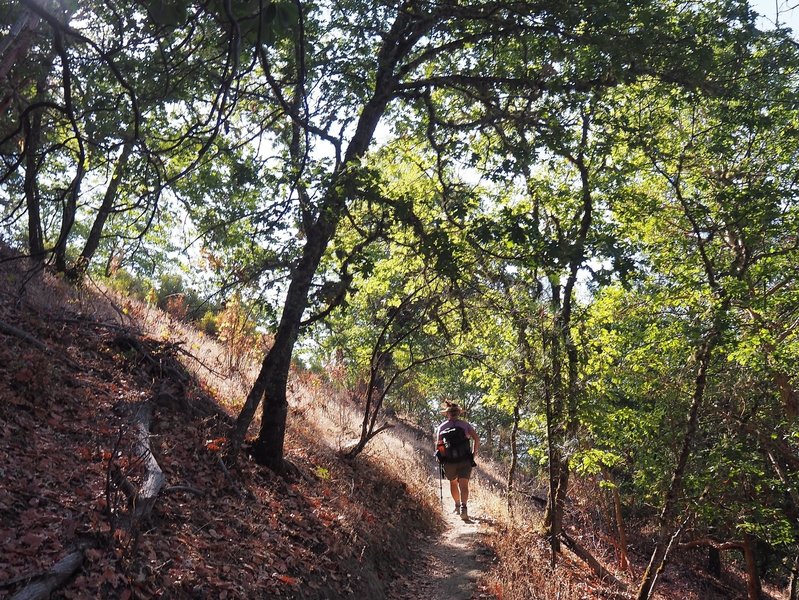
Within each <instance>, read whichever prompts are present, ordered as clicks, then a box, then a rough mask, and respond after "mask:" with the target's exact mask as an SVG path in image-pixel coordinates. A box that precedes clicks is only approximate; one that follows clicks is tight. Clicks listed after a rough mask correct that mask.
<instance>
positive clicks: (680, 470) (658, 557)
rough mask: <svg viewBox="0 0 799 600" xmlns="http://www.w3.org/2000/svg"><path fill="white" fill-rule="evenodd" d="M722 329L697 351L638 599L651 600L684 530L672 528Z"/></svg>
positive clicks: (713, 333)
mask: <svg viewBox="0 0 799 600" xmlns="http://www.w3.org/2000/svg"><path fill="white" fill-rule="evenodd" d="M718 336H719V334H718V332H717V331H713V332H711V333H710V335H709V336H708V339H707V340H706V341H705V343H704V344H703V345H702V346H701V347H700V348H699V350H698V351H697V360H696V362H697V364H698V369H697V374H696V378H695V379H694V393H693V399H692V401H691V407H690V409H689V411H688V419H687V425H686V428H685V434H684V435H683V440H682V447H681V449H680V454H679V456H678V458H677V464H676V466H675V467H674V472H673V473H672V477H671V484H670V485H669V489H668V492H667V493H666V499H665V502H664V503H663V510H662V511H661V514H660V518H659V524H658V536H657V541H656V543H655V549H654V550H653V551H652V557H651V558H650V560H649V565H648V566H647V568H646V571H645V572H644V576H643V579H642V580H641V585H640V587H639V588H638V595H637V596H636V598H637V600H649V598H650V597H651V595H652V592H653V591H654V588H655V584H656V583H657V578H658V576H659V574H660V573H661V572H662V570H663V567H664V565H665V562H666V559H667V558H668V551H669V549H670V547H671V545H672V543H673V542H674V541H675V540H676V539H677V537H679V533H680V531H679V530H677V531H676V532H674V531H672V528H673V526H674V525H673V523H674V518H675V517H676V514H677V503H678V500H679V497H680V494H681V492H682V483H683V479H684V477H685V468H686V466H687V464H688V457H689V456H690V454H691V447H692V445H693V441H694V435H695V434H696V430H697V427H698V424H699V412H700V409H701V408H702V403H703V401H704V397H705V387H706V385H707V371H708V367H709V366H710V358H711V355H712V353H713V347H714V346H715V344H716V340H717V339H718Z"/></svg>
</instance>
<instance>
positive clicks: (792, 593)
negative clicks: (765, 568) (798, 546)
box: [788, 554, 799, 600]
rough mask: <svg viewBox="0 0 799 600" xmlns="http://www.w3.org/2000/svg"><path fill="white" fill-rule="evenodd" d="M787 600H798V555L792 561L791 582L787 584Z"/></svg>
mask: <svg viewBox="0 0 799 600" xmlns="http://www.w3.org/2000/svg"><path fill="white" fill-rule="evenodd" d="M788 600H799V554H797V555H796V558H794V559H793V566H792V567H791V580H790V583H789V584H788Z"/></svg>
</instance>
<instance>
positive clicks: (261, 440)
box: [231, 10, 435, 470]
mask: <svg viewBox="0 0 799 600" xmlns="http://www.w3.org/2000/svg"><path fill="white" fill-rule="evenodd" d="M300 18H302V16H301V17H300ZM434 24H435V21H434V19H433V18H430V17H425V16H419V15H415V14H412V13H411V12H409V11H404V10H400V11H399V12H398V13H397V16H396V18H395V20H394V23H393V25H392V27H391V29H390V31H389V32H387V34H386V35H385V36H384V38H383V42H382V45H381V48H380V50H379V52H378V53H377V73H376V80H375V87H374V92H373V94H372V97H371V98H370V100H369V101H368V102H367V103H366V105H365V106H364V107H363V110H362V111H361V115H360V118H359V119H358V124H357V126H356V128H355V133H354V134H353V136H352V138H351V140H350V142H349V144H348V146H347V151H346V153H345V154H344V157H343V159H342V162H341V163H340V164H338V165H336V170H335V172H334V174H333V177H332V178H331V179H332V181H331V182H330V185H329V187H328V188H327V193H326V195H325V196H324V198H323V200H322V201H321V203H320V205H319V212H318V216H317V218H316V221H315V222H311V221H310V214H309V212H308V211H304V218H303V222H304V224H305V225H306V227H305V229H306V230H305V235H306V243H305V246H304V247H303V252H302V257H301V258H300V261H299V263H298V265H297V267H296V268H295V269H294V271H293V272H292V276H291V283H290V284H289V288H288V292H287V294H286V299H285V301H284V304H283V314H282V315H281V318H280V323H279V325H278V328H277V332H276V334H275V342H274V345H273V346H272V348H271V349H270V350H269V352H268V353H267V355H266V357H265V358H264V361H263V363H262V365H261V371H260V373H259V374H258V378H257V379H256V382H255V385H254V386H253V389H252V390H250V393H249V394H248V396H247V401H246V403H245V405H244V408H243V409H242V412H241V414H239V418H238V419H237V420H236V424H235V426H234V428H233V430H232V433H231V448H232V449H238V448H239V447H240V446H241V442H242V441H243V439H244V434H245V433H246V431H247V429H248V427H249V425H250V422H251V421H252V417H253V416H254V414H255V411H256V409H257V405H258V402H259V401H260V399H261V397H263V399H264V406H263V417H262V419H261V430H260V432H259V434H258V439H257V441H256V442H255V444H254V446H253V457H254V458H255V460H256V461H257V462H258V463H260V464H263V465H265V466H267V467H270V468H273V469H278V470H281V469H282V468H283V464H284V462H283V444H284V440H285V435H286V419H287V416H288V403H287V399H286V385H287V382H288V374H289V369H290V367H291V357H292V353H293V350H294V344H295V342H296V341H297V335H298V333H299V329H300V323H301V320H302V316H303V313H304V311H305V309H306V307H307V305H308V292H309V290H310V287H311V283H312V281H313V278H314V276H315V275H316V270H317V268H318V266H319V262H320V261H321V259H322V255H323V254H324V252H325V249H326V248H327V245H328V243H329V242H330V240H331V238H332V237H333V234H334V233H335V231H336V227H337V226H338V223H339V220H340V219H341V218H342V216H343V213H344V208H345V206H346V201H347V196H348V194H350V193H353V192H354V190H353V189H351V188H352V185H351V183H352V181H351V176H350V174H349V170H350V169H352V167H351V165H354V164H356V163H357V162H358V161H359V160H360V158H361V157H362V156H363V155H364V153H365V152H366V151H367V149H368V148H369V144H370V143H371V141H372V138H373V137H374V132H375V129H376V128H377V124H378V123H379V121H380V119H381V118H382V116H383V114H384V113H385V110H386V107H387V106H388V103H389V102H390V101H391V99H392V98H393V95H394V94H395V93H396V85H397V83H398V80H397V75H396V72H397V69H398V66H399V65H400V63H401V62H402V61H403V60H405V58H406V57H407V56H408V54H409V53H410V52H411V51H412V50H413V48H414V46H415V45H416V43H417V42H418V41H419V39H420V38H421V37H422V36H424V35H425V34H427V33H428V31H429V30H430V28H431V27H432V26H433V25H434ZM292 117H294V115H292ZM294 120H296V119H294Z"/></svg>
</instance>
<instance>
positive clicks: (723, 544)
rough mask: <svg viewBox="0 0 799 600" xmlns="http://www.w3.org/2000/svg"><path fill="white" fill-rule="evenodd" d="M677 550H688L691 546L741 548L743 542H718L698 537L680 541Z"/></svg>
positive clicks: (722, 548) (720, 548) (721, 548)
mask: <svg viewBox="0 0 799 600" xmlns="http://www.w3.org/2000/svg"><path fill="white" fill-rule="evenodd" d="M677 548H678V549H679V550H690V549H691V548H715V549H716V550H743V548H744V543H743V542H742V541H740V542H734V541H731V542H718V541H716V540H714V539H711V538H700V539H698V540H692V541H690V542H682V543H680V544H678V545H677Z"/></svg>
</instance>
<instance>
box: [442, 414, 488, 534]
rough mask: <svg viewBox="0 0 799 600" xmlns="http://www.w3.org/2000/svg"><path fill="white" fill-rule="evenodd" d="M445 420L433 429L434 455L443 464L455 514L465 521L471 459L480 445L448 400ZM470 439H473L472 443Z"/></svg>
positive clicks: (466, 519)
mask: <svg viewBox="0 0 799 600" xmlns="http://www.w3.org/2000/svg"><path fill="white" fill-rule="evenodd" d="M441 412H442V413H444V414H445V415H446V417H447V420H446V421H444V422H443V423H441V425H439V426H438V428H437V429H436V438H435V444H436V458H437V459H438V461H439V462H440V463H441V466H442V467H443V474H444V477H446V478H447V480H448V481H449V491H450V494H452V499H453V500H454V501H455V514H456V515H460V516H461V518H462V519H463V520H464V521H468V520H469V510H468V508H467V507H466V504H467V502H468V501H469V477H471V474H472V467H474V466H476V464H475V462H474V459H475V457H476V456H477V451H478V450H479V448H480V438H479V437H478V436H477V432H476V431H475V430H474V427H472V426H471V425H470V424H469V423H467V422H466V421H463V420H461V419H460V418H459V417H460V416H461V412H462V411H461V407H460V406H458V405H457V404H455V403H454V402H447V403H446V406H445V407H444V409H443V410H442V411H441ZM469 440H472V442H473V445H472V444H471V443H470V441H469Z"/></svg>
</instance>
